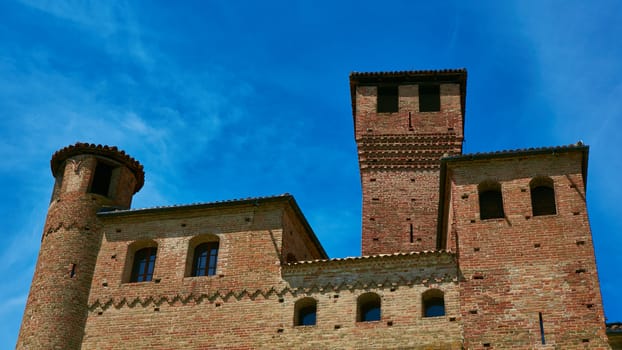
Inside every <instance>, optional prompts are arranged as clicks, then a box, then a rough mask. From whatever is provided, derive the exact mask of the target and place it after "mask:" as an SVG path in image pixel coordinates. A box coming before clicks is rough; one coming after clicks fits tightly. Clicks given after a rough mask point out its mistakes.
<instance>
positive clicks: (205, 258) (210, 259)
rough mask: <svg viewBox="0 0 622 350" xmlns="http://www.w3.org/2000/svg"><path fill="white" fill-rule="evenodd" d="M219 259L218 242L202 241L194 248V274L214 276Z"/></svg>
mask: <svg viewBox="0 0 622 350" xmlns="http://www.w3.org/2000/svg"><path fill="white" fill-rule="evenodd" d="M217 261H218V242H206V243H201V244H199V245H197V246H196V248H194V258H193V262H192V276H213V275H215V274H216V263H217Z"/></svg>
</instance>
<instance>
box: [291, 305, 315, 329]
mask: <svg viewBox="0 0 622 350" xmlns="http://www.w3.org/2000/svg"><path fill="white" fill-rule="evenodd" d="M295 309H296V313H295V315H294V325H295V326H313V325H315V323H316V319H317V301H316V300H315V299H313V298H304V299H301V300H298V301H297V302H296V306H295Z"/></svg>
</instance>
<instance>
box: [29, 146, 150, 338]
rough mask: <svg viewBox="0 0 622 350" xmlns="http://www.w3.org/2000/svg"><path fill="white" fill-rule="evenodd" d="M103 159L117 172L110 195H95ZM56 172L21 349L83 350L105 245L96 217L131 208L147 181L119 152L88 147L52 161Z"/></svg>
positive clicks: (71, 150) (61, 153)
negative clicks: (88, 306)
mask: <svg viewBox="0 0 622 350" xmlns="http://www.w3.org/2000/svg"><path fill="white" fill-rule="evenodd" d="M59 157H61V158H62V159H59ZM103 160H105V161H106V162H108V163H109V164H114V165H115V166H116V167H117V170H116V171H115V172H113V174H112V177H111V186H110V187H111V188H110V191H109V196H102V195H98V194H92V193H89V192H90V191H89V188H90V187H91V185H92V180H93V173H94V171H95V167H96V165H97V164H98V162H99V161H103ZM129 168H132V169H134V170H135V171H136V172H140V173H138V174H135V173H133V172H132V171H130V170H129ZM52 173H53V174H54V175H55V177H56V184H55V190H54V192H53V196H52V202H51V203H50V207H49V210H48V217H47V220H46V223H45V226H44V230H43V236H42V240H41V250H40V251H39V257H38V260H37V267H36V269H35V275H34V277H33V281H32V285H31V287H30V294H29V296H28V300H27V304H26V310H25V312H24V317H23V322H22V327H21V330H20V335H19V339H18V344H17V348H20V349H21V348H23V349H77V348H79V347H80V344H81V342H82V335H83V332H84V326H85V322H86V316H87V313H86V309H85V305H86V303H87V300H88V295H89V290H90V288H91V280H92V279H93V270H94V268H95V261H96V257H97V253H98V251H99V248H100V242H101V223H100V222H99V220H97V218H96V212H97V211H98V210H99V209H100V208H101V207H104V206H115V207H124V208H129V206H130V203H131V198H132V195H133V194H134V192H135V191H136V190H138V189H139V188H140V187H137V184H138V183H139V181H140V180H141V179H142V176H143V175H142V169H141V168H140V166H139V165H138V163H137V162H135V161H134V160H133V159H130V158H129V157H126V156H125V155H124V154H121V153H118V152H117V150H116V149H108V148H105V149H104V148H102V147H99V148H98V147H95V146H94V145H84V144H76V145H75V146H72V147H70V148H67V149H63V150H61V151H59V152H58V153H57V154H56V155H55V156H54V157H53V158H52Z"/></svg>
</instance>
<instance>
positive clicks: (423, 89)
mask: <svg viewBox="0 0 622 350" xmlns="http://www.w3.org/2000/svg"><path fill="white" fill-rule="evenodd" d="M440 110H441V87H440V85H419V112H438V111H440Z"/></svg>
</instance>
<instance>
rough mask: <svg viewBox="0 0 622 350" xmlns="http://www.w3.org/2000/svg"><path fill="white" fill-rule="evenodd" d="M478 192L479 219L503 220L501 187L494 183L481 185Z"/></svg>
mask: <svg viewBox="0 0 622 350" xmlns="http://www.w3.org/2000/svg"><path fill="white" fill-rule="evenodd" d="M478 192H479V217H480V219H481V220H486V219H496V218H503V217H505V214H504V212H503V197H502V195H501V185H500V184H499V183H497V182H494V183H481V184H480V185H479V186H478Z"/></svg>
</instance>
